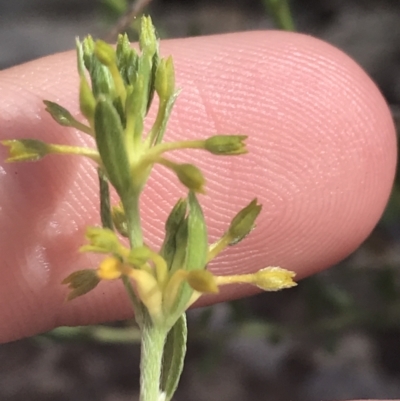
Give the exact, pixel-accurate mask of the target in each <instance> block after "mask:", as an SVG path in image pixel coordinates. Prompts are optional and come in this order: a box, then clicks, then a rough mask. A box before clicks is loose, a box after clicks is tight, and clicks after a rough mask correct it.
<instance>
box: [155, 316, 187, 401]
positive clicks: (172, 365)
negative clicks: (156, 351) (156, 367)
mask: <svg viewBox="0 0 400 401" xmlns="http://www.w3.org/2000/svg"><path fill="white" fill-rule="evenodd" d="M186 342H187V326H186V316H185V314H183V315H181V316H180V317H179V319H178V320H177V322H176V323H175V324H174V326H173V327H172V329H171V330H170V332H169V333H168V336H167V341H166V343H165V347H164V354H163V367H162V377H161V390H162V391H164V392H165V394H166V398H165V400H166V401H169V400H171V398H172V396H173V395H174V393H175V390H176V389H177V387H178V383H179V379H180V376H181V373H182V369H183V363H184V359H185V354H186Z"/></svg>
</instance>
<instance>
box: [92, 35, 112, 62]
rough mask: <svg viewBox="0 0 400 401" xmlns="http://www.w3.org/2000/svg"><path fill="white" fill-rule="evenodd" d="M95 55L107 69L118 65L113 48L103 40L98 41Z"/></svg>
mask: <svg viewBox="0 0 400 401" xmlns="http://www.w3.org/2000/svg"><path fill="white" fill-rule="evenodd" d="M94 54H95V55H96V57H97V59H98V60H99V61H100V63H101V64H103V65H105V66H106V67H111V66H112V65H115V64H116V63H117V56H116V54H115V51H114V49H113V47H112V46H111V45H109V44H108V43H106V42H104V41H102V40H97V41H96V44H95V47H94Z"/></svg>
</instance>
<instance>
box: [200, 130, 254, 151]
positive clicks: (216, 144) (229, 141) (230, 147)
mask: <svg viewBox="0 0 400 401" xmlns="http://www.w3.org/2000/svg"><path fill="white" fill-rule="evenodd" d="M245 139H247V136H246V135H215V136H212V137H210V138H208V139H206V141H205V143H204V147H205V148H206V150H208V151H209V152H211V153H213V154H214V155H224V156H230V155H241V154H244V153H247V149H246V144H245V143H244V140H245Z"/></svg>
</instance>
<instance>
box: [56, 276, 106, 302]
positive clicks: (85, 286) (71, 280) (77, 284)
mask: <svg viewBox="0 0 400 401" xmlns="http://www.w3.org/2000/svg"><path fill="white" fill-rule="evenodd" d="M99 281H100V279H99V277H97V275H96V271H95V270H93V269H86V270H78V271H76V272H73V273H71V274H70V275H69V276H68V277H66V278H65V279H64V280H63V281H62V282H61V284H66V285H68V289H69V290H71V291H70V292H69V294H68V295H67V297H66V301H71V300H72V299H74V298H77V297H79V296H81V295H84V294H86V293H88V292H89V291H91V290H93V289H94V288H95V287H96V286H97V284H98V283H99Z"/></svg>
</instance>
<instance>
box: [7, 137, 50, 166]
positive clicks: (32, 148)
mask: <svg viewBox="0 0 400 401" xmlns="http://www.w3.org/2000/svg"><path fill="white" fill-rule="evenodd" d="M0 143H1V144H2V145H4V146H6V147H8V148H9V149H8V153H9V156H8V158H7V159H6V162H33V161H36V160H40V159H41V158H43V157H44V156H46V155H47V154H49V153H51V150H50V149H49V145H48V144H47V143H45V142H42V141H38V140H36V139H8V140H5V141H1V142H0Z"/></svg>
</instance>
